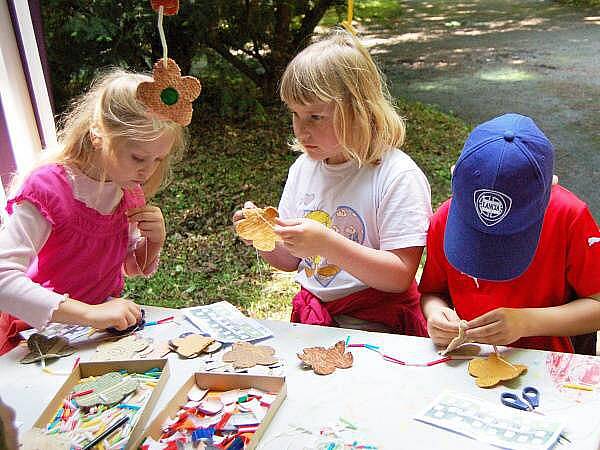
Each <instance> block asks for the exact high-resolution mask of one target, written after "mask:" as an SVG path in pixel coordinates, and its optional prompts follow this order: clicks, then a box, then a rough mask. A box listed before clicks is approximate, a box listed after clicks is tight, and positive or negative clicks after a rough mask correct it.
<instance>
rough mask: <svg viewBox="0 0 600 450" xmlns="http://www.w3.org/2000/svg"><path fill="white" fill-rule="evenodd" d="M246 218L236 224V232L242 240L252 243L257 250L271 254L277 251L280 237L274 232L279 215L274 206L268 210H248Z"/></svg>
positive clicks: (245, 211) (268, 207) (245, 212)
mask: <svg viewBox="0 0 600 450" xmlns="http://www.w3.org/2000/svg"><path fill="white" fill-rule="evenodd" d="M243 212H244V218H243V219H242V220H239V221H238V222H236V224H235V232H236V233H237V234H238V236H239V237H241V238H242V239H246V240H248V241H252V245H253V246H254V248H256V249H257V250H261V251H264V252H270V251H273V250H274V249H275V241H277V240H279V237H278V236H277V235H276V234H275V232H274V231H273V227H274V226H275V219H276V218H277V216H278V215H279V214H278V212H277V210H276V209H275V208H273V207H272V206H267V207H266V208H264V209H263V208H247V209H244V210H243Z"/></svg>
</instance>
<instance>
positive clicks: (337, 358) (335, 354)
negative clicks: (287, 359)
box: [298, 341, 354, 375]
mask: <svg viewBox="0 0 600 450" xmlns="http://www.w3.org/2000/svg"><path fill="white" fill-rule="evenodd" d="M345 351H346V345H345V344H344V341H339V342H337V343H336V344H335V345H334V346H333V347H330V348H325V347H309V348H305V349H304V350H302V354H300V353H298V358H300V359H301V360H302V362H303V363H304V364H306V365H307V366H309V367H312V369H313V370H314V372H315V373H317V374H319V375H329V374H331V373H333V372H335V369H336V368H338V369H348V368H349V367H352V363H353V362H354V357H353V356H352V353H344V352H345Z"/></svg>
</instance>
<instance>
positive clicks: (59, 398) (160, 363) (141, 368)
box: [33, 359, 169, 450]
mask: <svg viewBox="0 0 600 450" xmlns="http://www.w3.org/2000/svg"><path fill="white" fill-rule="evenodd" d="M154 367H158V368H160V369H162V374H161V376H160V378H158V380H157V384H156V386H155V387H154V389H153V390H152V395H150V399H149V400H148V402H147V403H146V406H145V407H144V409H143V411H142V414H141V416H140V418H139V419H138V421H137V423H136V424H135V426H134V427H133V429H132V430H131V433H130V434H129V440H128V441H127V446H126V447H125V450H129V449H134V448H136V447H134V443H135V442H137V441H139V440H140V437H141V436H142V434H143V431H144V426H145V425H146V422H147V421H148V419H149V418H150V416H151V414H152V410H153V409H154V406H155V404H156V401H157V400H158V397H159V396H160V393H161V391H162V390H163V388H164V387H165V384H166V383H167V379H168V378H169V366H168V364H167V360H166V359H148V360H134V361H99V362H83V363H80V364H79V365H78V366H77V367H75V369H73V373H71V375H69V378H67V380H66V381H65V383H64V384H63V385H62V387H61V388H60V390H59V391H58V392H57V393H56V395H55V396H54V397H53V398H52V401H51V402H50V403H49V404H48V406H47V407H46V409H45V410H44V412H42V414H41V416H40V417H39V418H38V420H37V421H36V422H35V423H34V424H33V426H34V428H42V429H45V428H46V426H47V425H48V423H50V422H51V421H52V419H53V418H54V415H55V414H56V411H57V410H58V408H59V407H60V406H61V404H62V402H63V399H64V398H65V397H66V396H67V395H68V394H69V393H70V392H71V391H72V389H73V387H74V386H75V385H76V384H77V383H79V380H81V379H82V378H87V377H90V376H100V375H104V374H106V373H109V372H118V371H119V370H122V369H125V370H126V371H127V372H130V373H131V372H137V373H143V372H146V371H148V370H150V369H152V368H154Z"/></svg>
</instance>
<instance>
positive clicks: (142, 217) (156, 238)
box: [126, 205, 167, 246]
mask: <svg viewBox="0 0 600 450" xmlns="http://www.w3.org/2000/svg"><path fill="white" fill-rule="evenodd" d="M126 214H127V220H129V222H131V223H135V224H137V227H138V229H139V230H140V234H141V235H142V236H144V237H145V238H146V239H148V242H151V243H153V244H158V245H160V246H162V245H163V244H164V243H165V237H166V234H167V232H166V229H165V219H164V217H163V214H162V211H161V210H160V208H158V207H156V206H148V205H146V206H142V207H141V208H132V209H130V210H128V211H127V213H126Z"/></svg>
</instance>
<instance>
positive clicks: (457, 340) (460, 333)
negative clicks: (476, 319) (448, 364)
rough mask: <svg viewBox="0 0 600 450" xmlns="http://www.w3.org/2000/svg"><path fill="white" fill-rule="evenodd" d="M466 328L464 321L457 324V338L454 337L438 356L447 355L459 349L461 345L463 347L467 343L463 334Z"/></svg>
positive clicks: (466, 324) (466, 323)
mask: <svg viewBox="0 0 600 450" xmlns="http://www.w3.org/2000/svg"><path fill="white" fill-rule="evenodd" d="M468 326H469V324H468V322H467V321H466V320H461V321H460V323H459V324H458V336H456V337H455V338H454V339H452V340H451V341H450V343H449V344H448V347H446V349H445V350H444V351H443V352H441V353H440V355H447V354H448V353H450V352H451V351H452V350H455V349H457V348H458V347H460V346H461V345H463V344H464V343H465V342H467V341H468V339H467V335H466V333H465V330H466V329H467V328H468Z"/></svg>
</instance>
